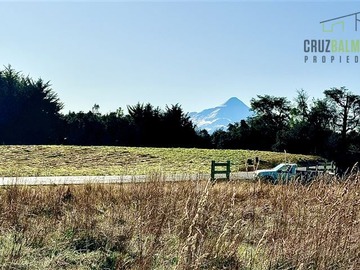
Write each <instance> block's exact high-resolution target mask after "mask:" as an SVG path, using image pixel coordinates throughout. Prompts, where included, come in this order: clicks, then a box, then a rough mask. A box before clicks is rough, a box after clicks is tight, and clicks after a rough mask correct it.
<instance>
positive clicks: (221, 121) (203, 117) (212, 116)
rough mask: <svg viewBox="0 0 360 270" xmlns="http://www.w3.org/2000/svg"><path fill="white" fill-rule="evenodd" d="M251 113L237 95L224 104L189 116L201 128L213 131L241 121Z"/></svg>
mask: <svg viewBox="0 0 360 270" xmlns="http://www.w3.org/2000/svg"><path fill="white" fill-rule="evenodd" d="M250 115H251V112H250V108H249V107H248V106H246V105H245V104H244V102H242V101H241V100H240V99H238V98H237V97H231V98H230V99H228V100H227V101H226V102H225V103H224V104H222V105H220V106H217V107H215V108H209V109H205V110H203V111H201V112H199V113H196V112H194V113H190V114H189V116H190V118H191V120H192V121H193V123H194V124H195V125H196V126H197V127H198V128H199V129H206V130H207V131H208V132H209V133H213V132H214V131H215V130H217V129H226V128H227V126H228V125H229V124H231V123H235V122H239V121H241V120H243V119H246V118H247V117H249V116H250Z"/></svg>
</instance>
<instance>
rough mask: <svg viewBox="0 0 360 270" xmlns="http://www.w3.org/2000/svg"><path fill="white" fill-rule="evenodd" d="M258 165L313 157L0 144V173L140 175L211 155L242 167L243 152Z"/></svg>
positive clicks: (205, 160) (190, 165)
mask: <svg viewBox="0 0 360 270" xmlns="http://www.w3.org/2000/svg"><path fill="white" fill-rule="evenodd" d="M255 157H259V158H260V160H261V161H262V162H261V167H262V168H268V167H272V166H274V165H276V164H278V163H280V162H283V161H284V160H285V158H286V160H287V161H291V162H298V161H299V160H302V161H305V160H314V159H317V157H314V156H305V155H294V154H286V156H285V154H284V153H274V152H265V151H249V150H209V149H196V148H193V149H188V148H187V149H186V148H150V147H114V146H88V147H84V146H41V145H40V146H38V145H34V146H5V145H3V146H0V176H68V175H139V174H145V175H148V174H152V173H162V174H174V173H177V174H183V175H185V174H196V173H209V172H210V163H211V160H215V161H217V162H223V161H227V160H230V161H231V170H232V171H234V172H235V171H239V170H245V161H246V160H247V159H248V158H252V159H253V158H255Z"/></svg>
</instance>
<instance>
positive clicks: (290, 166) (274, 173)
mask: <svg viewBox="0 0 360 270" xmlns="http://www.w3.org/2000/svg"><path fill="white" fill-rule="evenodd" d="M296 168H297V164H295V163H280V164H279V165H277V166H276V167H274V168H272V169H266V170H256V171H255V172H254V177H255V179H261V180H265V181H267V182H271V183H274V184H276V183H279V182H287V181H289V180H291V179H294V178H295V176H296Z"/></svg>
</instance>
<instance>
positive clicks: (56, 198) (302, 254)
mask: <svg viewBox="0 0 360 270" xmlns="http://www.w3.org/2000/svg"><path fill="white" fill-rule="evenodd" d="M359 191H360V174H355V173H354V174H352V175H350V176H348V178H347V179H342V181H341V182H340V181H335V180H331V179H321V178H319V179H317V180H316V181H315V182H313V183H312V184H311V185H308V186H304V185H300V184H296V183H293V184H289V185H278V186H273V185H269V184H264V183H245V182H219V183H216V184H215V185H212V184H210V183H208V182H207V181H196V182H192V181H184V182H178V183H164V182H162V181H160V180H159V177H158V176H156V175H154V176H152V177H150V179H149V181H148V182H146V183H142V184H118V185H100V184H97V185H83V186H70V187H66V186H46V187H19V186H11V187H6V188H2V189H0V209H1V211H0V231H1V233H0V265H1V266H2V269H358V266H359V265H360V246H359V239H360V193H359Z"/></svg>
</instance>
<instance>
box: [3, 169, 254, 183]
mask: <svg viewBox="0 0 360 270" xmlns="http://www.w3.org/2000/svg"><path fill="white" fill-rule="evenodd" d="M155 177H156V179H159V177H158V176H155ZM160 177H161V179H163V180H165V181H185V180H193V181H195V180H203V179H209V178H210V174H189V175H184V174H174V175H161V176H160ZM252 177H253V173H252V172H236V173H231V175H230V179H234V180H237V179H252ZM151 178H152V177H151V176H146V175H135V176H133V175H121V176H39V177H0V186H10V185H30V186H31V185H79V184H88V183H101V184H113V183H133V182H135V183H137V182H145V181H151Z"/></svg>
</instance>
